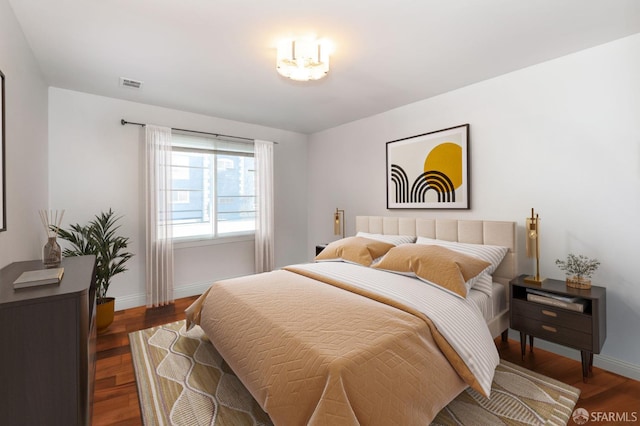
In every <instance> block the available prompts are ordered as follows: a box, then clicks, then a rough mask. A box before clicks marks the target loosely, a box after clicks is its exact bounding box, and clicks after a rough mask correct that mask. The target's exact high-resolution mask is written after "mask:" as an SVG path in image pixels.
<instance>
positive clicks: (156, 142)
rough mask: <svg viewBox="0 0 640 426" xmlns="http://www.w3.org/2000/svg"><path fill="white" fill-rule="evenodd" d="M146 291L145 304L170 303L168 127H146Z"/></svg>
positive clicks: (171, 291)
mask: <svg viewBox="0 0 640 426" xmlns="http://www.w3.org/2000/svg"><path fill="white" fill-rule="evenodd" d="M145 160H146V162H145V164H146V167H145V196H146V236H147V238H146V239H147V258H146V290H147V307H153V306H162V305H167V304H169V303H172V302H173V243H172V241H171V238H172V232H171V225H170V224H169V223H168V222H169V219H170V215H171V206H170V204H169V202H170V201H171V129H170V128H168V127H160V126H153V125H149V124H147V125H146V127H145Z"/></svg>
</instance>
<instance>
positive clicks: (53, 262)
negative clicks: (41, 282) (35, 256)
mask: <svg viewBox="0 0 640 426" xmlns="http://www.w3.org/2000/svg"><path fill="white" fill-rule="evenodd" d="M61 260H62V251H61V250H60V245H59V244H58V242H57V241H56V237H49V238H48V239H47V244H45V245H44V248H43V249H42V262H43V263H44V267H45V268H56V267H58V266H60V261H61Z"/></svg>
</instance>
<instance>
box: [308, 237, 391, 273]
mask: <svg viewBox="0 0 640 426" xmlns="http://www.w3.org/2000/svg"><path fill="white" fill-rule="evenodd" d="M393 247H395V246H394V245H393V244H389V243H385V242H382V241H376V240H372V239H369V238H364V237H347V238H343V239H341V240H338V241H334V242H332V243H331V244H329V245H328V246H327V247H325V249H324V250H322V251H321V252H320V254H319V255H317V256H316V261H326V260H342V261H345V262H352V263H359V264H360V265H364V266H369V265H371V262H373V260H374V259H377V258H379V257H380V256H383V255H384V254H385V253H386V252H388V251H389V250H390V249H392V248H393Z"/></svg>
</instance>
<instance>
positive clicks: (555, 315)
mask: <svg viewBox="0 0 640 426" xmlns="http://www.w3.org/2000/svg"><path fill="white" fill-rule="evenodd" d="M542 314H543V315H546V316H548V317H557V316H558V314H557V313H555V312H551V311H547V310H546V309H543V310H542Z"/></svg>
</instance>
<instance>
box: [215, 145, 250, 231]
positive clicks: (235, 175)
mask: <svg viewBox="0 0 640 426" xmlns="http://www.w3.org/2000/svg"><path fill="white" fill-rule="evenodd" d="M216 164H217V174H216V177H217V182H216V188H217V196H216V200H217V203H218V204H217V210H218V233H219V234H226V233H232V232H246V231H253V230H255V218H256V197H255V168H254V159H253V157H245V156H234V155H223V154H218V155H217V163H216Z"/></svg>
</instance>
